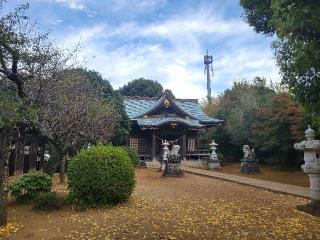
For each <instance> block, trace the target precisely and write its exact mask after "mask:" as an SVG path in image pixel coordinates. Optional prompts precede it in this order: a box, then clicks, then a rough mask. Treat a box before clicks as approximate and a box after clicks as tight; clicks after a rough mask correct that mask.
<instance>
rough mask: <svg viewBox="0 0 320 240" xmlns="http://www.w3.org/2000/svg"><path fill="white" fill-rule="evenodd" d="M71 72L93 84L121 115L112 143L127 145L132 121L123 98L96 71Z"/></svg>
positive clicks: (80, 69)
mask: <svg viewBox="0 0 320 240" xmlns="http://www.w3.org/2000/svg"><path fill="white" fill-rule="evenodd" d="M69 71H70V72H74V73H78V74H81V75H82V76H84V77H85V78H87V79H88V80H89V82H90V83H91V84H92V87H93V89H94V90H95V92H97V93H98V95H99V96H100V97H101V98H102V99H104V100H105V101H106V102H107V103H109V104H111V105H112V106H113V107H114V108H115V110H116V112H117V113H118V115H119V119H118V121H117V122H116V126H115V129H114V135H113V137H112V138H111V141H112V143H113V144H114V145H123V144H125V141H126V137H127V136H128V134H129V132H130V120H129V118H128V116H127V114H126V111H125V108H124V102H123V98H122V96H121V95H120V94H119V92H118V91H114V90H113V88H112V86H111V84H110V82H109V81H108V80H106V79H103V77H102V76H101V74H100V73H98V72H96V71H94V70H87V69H84V68H77V69H72V70H69Z"/></svg>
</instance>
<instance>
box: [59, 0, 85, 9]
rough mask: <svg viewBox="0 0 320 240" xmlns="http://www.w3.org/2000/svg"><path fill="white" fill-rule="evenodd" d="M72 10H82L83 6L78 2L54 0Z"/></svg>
mask: <svg viewBox="0 0 320 240" xmlns="http://www.w3.org/2000/svg"><path fill="white" fill-rule="evenodd" d="M55 1H56V2H57V3H61V4H63V5H65V6H67V7H68V8H70V9H73V10H83V9H85V5H84V4H83V3H82V2H81V1H80V0H55Z"/></svg>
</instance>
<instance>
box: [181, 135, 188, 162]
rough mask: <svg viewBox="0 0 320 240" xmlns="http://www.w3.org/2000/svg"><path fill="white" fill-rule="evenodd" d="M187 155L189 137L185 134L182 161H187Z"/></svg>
mask: <svg viewBox="0 0 320 240" xmlns="http://www.w3.org/2000/svg"><path fill="white" fill-rule="evenodd" d="M186 155H187V136H186V134H185V133H184V134H183V135H182V160H186Z"/></svg>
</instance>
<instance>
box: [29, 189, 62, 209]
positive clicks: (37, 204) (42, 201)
mask: <svg viewBox="0 0 320 240" xmlns="http://www.w3.org/2000/svg"><path fill="white" fill-rule="evenodd" d="M33 203H34V206H33V207H34V208H35V209H39V210H47V211H50V210H54V209H58V208H59V207H60V206H61V204H62V200H60V199H59V198H58V196H57V193H56V192H45V193H40V194H39V195H38V196H37V197H36V198H35V199H34V201H33Z"/></svg>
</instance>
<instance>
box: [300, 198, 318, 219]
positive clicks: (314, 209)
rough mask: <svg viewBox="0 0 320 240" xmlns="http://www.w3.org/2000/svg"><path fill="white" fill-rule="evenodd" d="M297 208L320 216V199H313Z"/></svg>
mask: <svg viewBox="0 0 320 240" xmlns="http://www.w3.org/2000/svg"><path fill="white" fill-rule="evenodd" d="M297 209H298V210H299V211H302V212H305V213H308V214H311V215H313V216H317V217H320V201H319V200H318V201H317V200H312V201H311V202H310V203H308V204H306V205H298V206H297Z"/></svg>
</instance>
